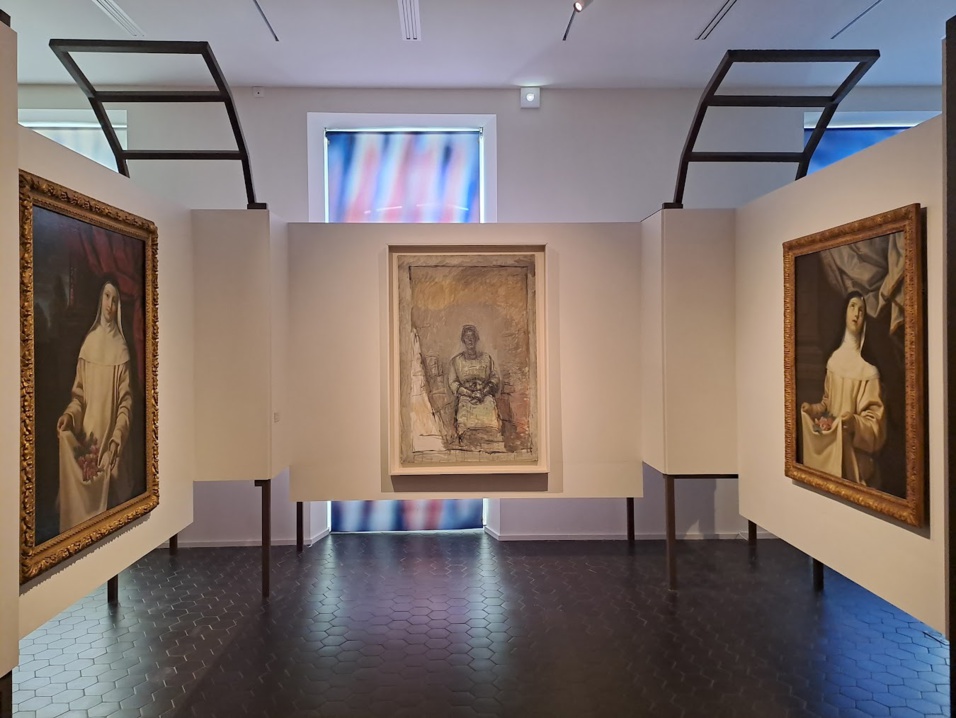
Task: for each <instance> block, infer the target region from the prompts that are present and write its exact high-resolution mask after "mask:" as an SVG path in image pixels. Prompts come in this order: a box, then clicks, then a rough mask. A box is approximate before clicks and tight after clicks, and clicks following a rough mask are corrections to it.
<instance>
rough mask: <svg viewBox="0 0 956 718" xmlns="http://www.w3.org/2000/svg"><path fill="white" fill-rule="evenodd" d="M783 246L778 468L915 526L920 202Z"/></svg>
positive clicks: (920, 377)
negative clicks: (782, 437)
mask: <svg viewBox="0 0 956 718" xmlns="http://www.w3.org/2000/svg"><path fill="white" fill-rule="evenodd" d="M783 256H784V385H785V412H786V413H785V432H786V449H785V451H786V455H785V473H786V475H787V476H788V477H789V478H791V479H793V480H795V481H798V482H802V483H804V484H807V485H809V486H812V487H814V488H815V489H818V490H820V491H823V492H826V493H829V494H832V495H833V496H836V497H838V498H840V499H843V500H846V501H849V502H851V503H854V504H857V505H859V506H863V507H865V508H867V509H870V510H871V511H874V512H876V513H877V514H882V515H884V516H887V517H890V518H892V519H896V520H897V521H900V522H902V523H904V524H908V525H910V526H914V527H921V526H923V525H925V522H926V501H925V491H926V384H925V381H926V369H925V362H926V356H925V343H924V325H925V294H924V274H925V250H924V237H923V217H922V210H921V208H920V206H919V205H918V204H912V205H908V206H905V207H900V208H898V209H894V210H892V211H889V212H884V213H882V214H877V215H874V216H871V217H867V218H865V219H861V220H859V221H856V222H851V223H849V224H845V225H842V226H839V227H834V228H832V229H827V230H825V231H822V232H818V233H816V234H812V235H808V236H806V237H801V238H799V239H794V240H792V241H789V242H786V243H785V244H784V245H783Z"/></svg>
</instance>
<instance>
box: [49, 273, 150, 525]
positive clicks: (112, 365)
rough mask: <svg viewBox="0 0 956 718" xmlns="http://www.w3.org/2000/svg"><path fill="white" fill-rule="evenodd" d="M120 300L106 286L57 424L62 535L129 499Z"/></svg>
mask: <svg viewBox="0 0 956 718" xmlns="http://www.w3.org/2000/svg"><path fill="white" fill-rule="evenodd" d="M119 316H120V294H119V289H118V288H117V286H116V284H115V283H114V282H112V281H107V282H106V283H105V284H103V288H102V290H101V291H100V300H99V302H98V303H97V309H96V319H95V320H94V322H93V326H92V327H90V330H89V332H88V333H87V335H86V338H85V339H84V340H83V345H82V346H81V347H80V353H79V356H78V357H77V362H76V378H75V379H74V381H73V388H72V390H71V392H70V403H69V404H68V405H67V407H66V409H65V410H64V411H63V415H62V416H60V418H59V420H58V421H57V424H56V430H57V436H58V439H59V449H60V450H59V458H60V485H59V495H58V498H57V503H58V504H59V513H60V531H67V530H69V529H70V528H72V527H73V526H76V525H77V524H80V523H82V522H84V521H86V520H87V519H91V518H93V517H94V516H97V515H98V514H101V513H103V512H104V511H106V509H107V506H108V505H109V504H110V501H109V499H110V497H111V496H112V497H113V501H112V503H113V504H114V505H115V504H117V503H121V502H122V501H125V500H126V499H129V498H131V488H132V487H131V484H130V467H129V452H128V438H129V434H130V423H131V416H132V410H133V397H132V393H131V391H130V353H129V348H128V347H127V344H126V337H124V336H123V328H122V325H121V323H120V322H119Z"/></svg>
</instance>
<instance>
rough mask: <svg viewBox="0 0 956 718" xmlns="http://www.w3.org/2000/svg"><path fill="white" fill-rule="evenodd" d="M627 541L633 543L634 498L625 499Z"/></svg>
mask: <svg viewBox="0 0 956 718" xmlns="http://www.w3.org/2000/svg"><path fill="white" fill-rule="evenodd" d="M627 541H628V543H630V544H631V545H633V544H634V499H631V498H629V499H628V500H627Z"/></svg>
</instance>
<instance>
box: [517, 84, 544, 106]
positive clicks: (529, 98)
mask: <svg viewBox="0 0 956 718" xmlns="http://www.w3.org/2000/svg"><path fill="white" fill-rule="evenodd" d="M519 104H520V106H521V107H524V108H526V109H527V108H531V109H537V108H539V107H541V88H540V87H522V88H521V102H520V103H519Z"/></svg>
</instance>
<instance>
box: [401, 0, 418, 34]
mask: <svg viewBox="0 0 956 718" xmlns="http://www.w3.org/2000/svg"><path fill="white" fill-rule="evenodd" d="M398 19H399V22H400V23H401V24H402V37H403V38H404V39H406V40H421V39H422V19H421V15H420V14H419V12H418V0H398Z"/></svg>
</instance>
